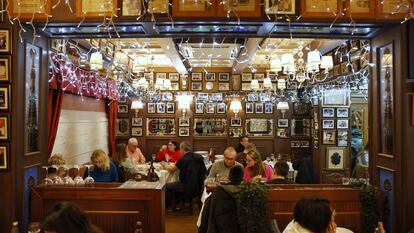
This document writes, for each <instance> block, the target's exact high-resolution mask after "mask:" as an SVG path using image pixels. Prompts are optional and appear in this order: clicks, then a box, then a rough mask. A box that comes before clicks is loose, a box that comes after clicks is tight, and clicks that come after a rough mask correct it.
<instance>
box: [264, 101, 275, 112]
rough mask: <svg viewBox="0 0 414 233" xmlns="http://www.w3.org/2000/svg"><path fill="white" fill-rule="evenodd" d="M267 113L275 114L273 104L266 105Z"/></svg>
mask: <svg viewBox="0 0 414 233" xmlns="http://www.w3.org/2000/svg"><path fill="white" fill-rule="evenodd" d="M264 108H265V113H266V114H272V113H273V104H272V103H265V107H264Z"/></svg>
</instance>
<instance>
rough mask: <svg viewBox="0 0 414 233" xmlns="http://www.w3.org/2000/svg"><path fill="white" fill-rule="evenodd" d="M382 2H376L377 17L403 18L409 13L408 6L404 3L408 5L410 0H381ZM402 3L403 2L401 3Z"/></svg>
mask: <svg viewBox="0 0 414 233" xmlns="http://www.w3.org/2000/svg"><path fill="white" fill-rule="evenodd" d="M381 3H382V4H378V7H377V16H378V17H379V18H386V19H404V17H405V16H406V15H407V13H409V9H408V7H403V6H404V5H410V0H383V1H381ZM403 3H405V4H404V5H403Z"/></svg>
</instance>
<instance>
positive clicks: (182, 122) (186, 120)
mask: <svg viewBox="0 0 414 233" xmlns="http://www.w3.org/2000/svg"><path fill="white" fill-rule="evenodd" d="M178 126H190V118H188V117H180V118H178Z"/></svg>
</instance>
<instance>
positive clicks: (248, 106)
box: [246, 103, 254, 113]
mask: <svg viewBox="0 0 414 233" xmlns="http://www.w3.org/2000/svg"><path fill="white" fill-rule="evenodd" d="M246 113H254V103H246Z"/></svg>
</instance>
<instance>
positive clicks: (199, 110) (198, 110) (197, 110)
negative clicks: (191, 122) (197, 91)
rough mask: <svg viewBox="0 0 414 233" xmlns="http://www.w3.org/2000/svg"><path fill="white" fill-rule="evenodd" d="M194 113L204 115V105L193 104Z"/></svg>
mask: <svg viewBox="0 0 414 233" xmlns="http://www.w3.org/2000/svg"><path fill="white" fill-rule="evenodd" d="M195 113H196V114H203V113H204V103H196V104H195Z"/></svg>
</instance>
